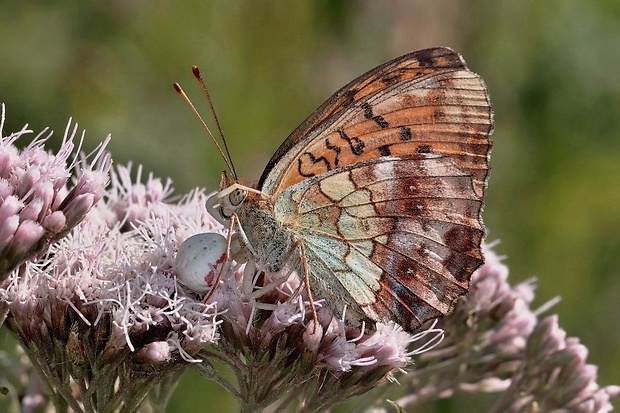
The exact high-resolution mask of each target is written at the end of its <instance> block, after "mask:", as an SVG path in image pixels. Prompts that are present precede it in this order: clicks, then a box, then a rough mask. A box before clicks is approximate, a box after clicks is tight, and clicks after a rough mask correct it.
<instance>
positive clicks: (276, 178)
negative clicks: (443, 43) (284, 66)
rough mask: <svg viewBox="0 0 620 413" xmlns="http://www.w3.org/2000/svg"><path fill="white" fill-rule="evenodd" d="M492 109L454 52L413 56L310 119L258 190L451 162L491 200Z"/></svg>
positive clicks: (375, 73) (370, 76) (352, 86)
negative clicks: (422, 159)
mask: <svg viewBox="0 0 620 413" xmlns="http://www.w3.org/2000/svg"><path fill="white" fill-rule="evenodd" d="M492 125H493V122H492V111H491V104H490V101H489V96H488V92H487V89H486V87H485V85H484V83H483V81H482V79H480V77H479V76H477V75H476V74H474V73H472V72H471V71H469V70H468V69H467V67H466V65H465V62H464V61H463V59H462V58H461V56H460V55H459V54H458V53H456V52H454V51H452V50H450V49H447V48H434V49H426V50H421V51H418V52H414V53H410V54H407V55H404V56H401V57H399V58H396V59H394V60H392V61H390V62H387V63H385V64H384V65H381V66H379V67H377V68H375V69H373V70H371V71H369V72H368V73H366V74H364V75H362V76H360V77H359V78H357V79H356V80H354V81H353V82H351V83H349V84H348V85H346V86H345V87H344V88H342V89H341V90H339V91H338V92H336V93H335V94H334V95H333V96H332V97H331V98H330V99H329V100H328V101H327V102H326V103H325V104H323V105H322V106H321V107H320V108H319V109H317V111H316V112H315V113H313V114H312V115H311V116H310V117H309V118H308V119H306V121H304V122H303V123H302V124H301V125H300V126H299V127H298V128H297V129H296V130H295V131H294V132H293V133H292V134H291V135H290V136H289V137H288V138H287V140H286V141H285V142H284V143H283V144H282V145H281V146H280V148H279V149H278V150H277V151H276V153H275V154H274V156H273V157H272V158H271V160H270V161H269V163H268V164H267V167H266V169H265V171H264V172H263V175H262V176H261V179H260V181H259V184H258V188H259V189H260V190H261V191H263V192H264V193H266V194H269V195H273V196H276V195H277V194H278V193H279V192H281V191H283V190H284V189H285V188H287V187H289V186H291V185H293V184H295V183H297V182H300V181H302V180H304V179H306V178H309V177H312V176H316V175H319V174H321V173H324V172H327V171H331V170H335V169H338V168H340V167H342V166H345V165H349V164H352V163H356V162H361V161H365V160H369V159H374V158H377V157H381V156H403V155H409V154H414V153H436V154H443V155H447V156H449V157H450V158H451V159H452V160H453V162H454V163H455V164H456V165H457V166H458V167H459V168H460V169H462V170H463V171H465V172H467V173H468V174H470V175H471V176H472V179H473V181H474V188H475V190H476V193H477V194H478V195H480V196H482V195H483V194H484V186H485V181H486V177H487V172H488V153H489V151H490V147H491V144H490V141H489V138H488V137H489V134H490V133H491V130H492Z"/></svg>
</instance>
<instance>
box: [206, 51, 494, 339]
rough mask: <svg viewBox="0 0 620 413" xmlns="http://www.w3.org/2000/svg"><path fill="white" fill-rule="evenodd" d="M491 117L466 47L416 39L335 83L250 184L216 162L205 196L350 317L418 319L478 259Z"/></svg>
mask: <svg viewBox="0 0 620 413" xmlns="http://www.w3.org/2000/svg"><path fill="white" fill-rule="evenodd" d="M492 129H493V114H492V108H491V103H490V100H489V94H488V91H487V88H486V86H485V85H484V82H483V81H482V79H481V78H480V77H479V76H478V75H476V74H474V73H472V72H471V71H470V70H469V69H468V68H467V66H466V65H465V61H464V60H463V58H462V57H461V56H460V55H459V54H458V53H456V52H454V51H453V50H451V49H448V48H442V47H438V48H431V49H425V50H420V51H416V52H413V53H409V54H406V55H404V56H401V57H398V58H396V59H394V60H391V61H389V62H387V63H385V64H383V65H381V66H378V67H376V68H374V69H372V70H370V71H369V72H367V73H365V74H363V75H361V76H360V77H358V78H357V79H355V80H353V81H352V82H350V83H349V84H347V85H346V86H344V87H343V88H342V89H340V90H339V91H337V92H336V93H335V94H334V95H333V96H331V97H330V98H329V99H328V100H327V101H326V102H325V103H324V104H323V105H322V106H320V107H319V108H318V109H317V110H316V111H315V112H314V113H312V114H311V115H310V116H309V117H308V118H307V119H306V120H305V121H304V122H303V123H302V124H301V125H300V126H299V127H297V129H295V130H294V131H293V132H292V133H291V134H290V135H289V137H288V138H287V139H286V140H285V141H284V143H282V145H281V146H280V147H279V148H278V149H277V150H276V152H275V154H274V155H273V156H272V157H271V159H270V160H269V162H268V163H267V166H266V168H265V170H264V172H263V173H262V175H261V177H260V179H259V180H258V182H257V183H256V184H254V185H252V186H244V185H242V184H240V183H239V182H238V181H237V179H236V178H230V177H228V176H227V175H225V174H224V176H223V179H222V182H221V184H220V191H219V192H218V193H217V194H216V195H215V196H214V197H213V198H212V199H211V200H210V201H209V202H208V204H210V208H211V209H212V210H213V211H214V212H213V214H214V215H215V217H216V218H217V219H219V220H220V221H221V222H226V221H228V222H230V220H234V221H235V222H236V224H237V225H238V233H239V234H240V235H241V239H242V241H243V243H244V244H245V246H246V247H247V248H248V250H249V251H250V253H251V254H252V255H253V256H254V259H256V260H258V261H261V262H263V263H266V265H267V270H269V271H274V272H276V271H279V270H281V269H283V268H284V267H285V266H286V265H287V263H289V262H290V261H291V260H293V261H294V262H296V263H297V264H296V269H297V270H298V272H299V273H300V274H303V276H304V278H305V284H306V286H307V288H308V289H309V293H310V292H311V294H312V296H313V297H320V298H323V299H325V301H326V303H328V305H329V306H330V307H331V309H332V310H333V311H334V313H335V314H337V315H340V316H342V314H343V313H344V314H345V317H346V321H347V322H348V323H349V324H352V325H360V324H361V323H362V322H365V323H370V325H373V324H374V323H376V322H382V323H387V322H389V321H390V320H391V321H394V322H396V323H398V324H400V325H401V326H402V327H403V328H404V329H406V330H407V331H415V330H416V329H418V328H419V327H420V326H422V324H423V323H424V322H425V321H427V320H430V319H433V318H437V317H440V316H443V315H445V314H448V313H449V312H450V311H451V309H452V307H453V306H454V304H455V301H456V299H457V298H458V297H459V296H461V295H463V294H465V293H466V292H467V291H468V289H469V283H470V278H471V275H472V273H473V272H474V271H475V270H476V269H477V268H478V267H479V266H480V265H482V263H483V256H482V252H481V242H482V240H483V237H484V234H485V230H484V225H483V223H482V219H481V211H482V208H483V200H484V195H485V190H486V181H487V175H488V170H489V152H490V149H491V142H490V140H489V135H490V134H491V132H492ZM313 308H314V307H313ZM345 309H346V311H345ZM313 311H314V310H313ZM315 317H316V313H315Z"/></svg>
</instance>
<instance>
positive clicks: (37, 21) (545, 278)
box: [0, 0, 620, 412]
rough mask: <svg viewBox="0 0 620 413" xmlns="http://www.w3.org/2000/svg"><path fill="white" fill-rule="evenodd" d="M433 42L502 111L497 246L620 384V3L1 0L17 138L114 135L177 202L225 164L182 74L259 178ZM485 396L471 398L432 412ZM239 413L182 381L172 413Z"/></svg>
mask: <svg viewBox="0 0 620 413" xmlns="http://www.w3.org/2000/svg"><path fill="white" fill-rule="evenodd" d="M438 45H444V46H450V47H452V48H454V49H456V50H458V51H459V52H460V53H462V54H463V55H464V57H465V58H466V60H467V62H468V65H469V67H470V68H471V69H472V70H473V71H475V72H477V73H479V74H480V75H482V76H483V77H484V79H485V81H486V82H487V85H488V87H489V90H490V93H491V98H492V101H493V105H494V108H495V120H496V130H495V133H494V135H493V140H494V149H493V156H492V173H491V180H490V186H489V191H488V200H487V206H486V209H485V222H486V223H487V225H488V228H489V237H488V238H489V239H490V240H495V239H500V240H501V244H500V245H499V246H498V247H497V250H498V251H499V252H500V253H501V254H505V255H506V256H507V260H506V262H507V264H508V265H509V266H510V269H511V277H512V280H513V282H517V281H519V280H524V279H526V278H528V277H531V276H536V277H538V280H539V281H538V285H539V288H538V301H537V302H538V304H542V303H544V302H545V301H547V300H549V299H551V298H553V297H555V296H558V295H559V296H561V297H562V302H561V303H560V304H559V305H557V306H556V307H555V309H554V311H556V312H558V313H559V314H560V323H561V325H562V326H563V327H564V328H565V329H566V330H567V332H568V333H569V335H573V336H578V337H580V338H581V340H582V341H583V342H584V343H585V344H586V345H587V347H588V348H589V349H590V355H589V360H590V361H591V362H592V363H595V364H598V365H599V366H600V371H599V372H600V378H599V382H600V383H602V384H612V383H615V384H619V383H620V346H619V344H620V253H619V252H620V69H619V68H620V2H618V1H617V0H581V1H578V0H547V1H544V2H542V1H541V2H534V1H514V0H487V1H482V0H480V1H456V0H435V1H421V0H419V1H396V0H383V1H370V0H368V1H361V0H360V1H344V0H318V1H307V0H264V1H255V2H250V1H241V0H209V1H204V0H203V1H199V0H195V1H176V2H172V1H167V2H164V1H153V0H131V1H127V0H108V1H105V2H104V1H100V2H84V1H78V0H73V1H64V2H42V1H31V2H10V1H6V0H4V1H1V2H0V101H2V102H5V103H6V105H7V120H6V125H5V132H11V131H16V130H18V129H20V128H21V126H22V125H23V124H24V123H26V122H28V123H29V124H30V126H31V127H32V128H33V129H34V130H36V131H38V130H41V129H42V128H44V127H46V126H50V127H51V128H52V129H54V130H56V138H60V137H61V135H62V132H63V130H64V127H65V125H66V122H67V119H68V118H69V117H70V116H71V117H73V119H74V120H76V121H78V122H79V124H80V127H81V128H85V129H86V130H87V134H86V144H85V146H86V148H87V149H92V148H93V147H94V146H95V145H96V144H97V142H99V141H100V140H102V139H103V138H104V137H105V136H106V135H107V134H108V133H111V134H112V136H113V140H112V143H111V145H110V150H111V151H112V154H113V157H114V159H115V161H116V162H117V163H127V162H129V161H132V162H133V163H134V164H143V165H144V166H145V170H147V171H153V172H154V173H155V174H156V175H158V176H161V177H171V178H172V179H173V180H174V182H175V187H176V188H177V191H178V192H179V193H183V192H185V191H187V190H189V189H190V188H192V187H195V186H207V187H208V188H210V189H213V190H215V189H216V184H217V182H218V179H219V173H220V171H221V170H222V169H224V163H223V162H222V160H221V159H220V158H219V155H218V154H217V152H216V150H215V148H214V147H213V145H212V144H211V143H210V142H209V141H208V139H207V135H206V134H205V133H204V131H203V130H202V129H201V127H200V125H199V124H198V122H197V121H196V119H195V118H194V116H193V115H192V113H191V112H190V111H189V110H188V109H187V107H186V106H185V104H184V103H183V102H182V101H181V100H180V99H179V97H178V96H177V95H176V94H175V93H174V91H173V90H172V83H173V82H175V81H178V82H180V83H181V84H182V85H183V86H184V87H185V90H186V91H188V93H189V94H190V95H191V96H192V97H193V99H194V101H195V103H196V104H197V106H198V107H199V108H200V110H201V111H202V113H203V114H206V116H207V117H208V110H207V106H206V104H205V102H204V99H203V98H202V96H201V94H200V91H199V89H198V87H197V86H196V85H195V84H194V81H193V78H192V76H191V73H190V67H191V65H193V64H197V65H199V66H200V67H201V69H202V71H203V73H204V74H205V77H206V81H207V83H208V85H209V88H210V91H211V94H212V97H213V100H214V102H215V106H216V109H217V113H218V115H219V118H220V121H221V124H222V127H223V129H224V132H225V135H226V137H227V140H228V142H229V145H230V147H231V152H232V156H233V159H234V162H235V164H236V166H237V170H238V171H240V175H241V176H243V177H246V178H247V179H248V180H254V179H257V178H258V176H259V175H260V173H261V171H262V167H263V166H264V165H265V164H266V161H267V160H268V159H269V157H270V156H271V154H272V153H273V152H274V151H275V149H276V148H277V147H278V145H279V144H280V142H282V141H283V139H284V138H285V137H286V136H287V135H288V133H289V132H290V131H292V130H293V129H294V128H295V127H296V126H297V125H298V124H299V123H300V122H301V121H302V120H303V119H304V118H305V117H306V116H307V115H308V114H310V113H311V112H312V111H313V110H314V109H315V108H316V107H317V106H318V105H319V104H321V103H322V102H323V101H324V100H325V99H326V98H327V97H328V96H329V95H330V94H331V93H332V92H334V91H335V90H337V89H338V88H339V87H340V86H342V85H344V84H345V83H347V82H348V81H350V80H351V79H353V78H354V77H356V76H358V75H359V74H361V73H363V72H364V71H366V70H368V69H370V68H372V67H374V66H376V65H378V64H381V63H383V62H384V61H387V60H389V59H391V58H393V57H396V56H398V55H401V54H404V53H406V52H409V51H412V50H417V49H421V48H425V47H430V46H438ZM3 340H6V338H4V339H3ZM478 403H479V402H478V401H477V399H476V398H472V397H469V396H464V397H460V398H458V399H457V400H455V401H450V402H444V403H441V404H439V405H437V406H434V407H431V406H429V411H441V412H456V411H459V412H464V411H480V406H483V405H484V404H482V405H481V404H478ZM482 403H484V402H482ZM192 406H194V407H195V408H196V409H197V410H193V409H192ZM198 406H200V407H198ZM235 409H236V407H235V403H234V401H233V400H232V399H231V398H230V397H228V396H227V395H226V394H225V393H224V392H223V391H222V390H220V389H219V388H218V387H216V386H215V385H213V384H210V383H206V382H204V381H203V380H202V379H197V378H196V376H195V375H192V374H188V375H186V377H185V378H184V380H183V382H182V384H181V385H180V386H179V388H178V391H177V393H176V395H175V398H174V400H173V401H172V404H171V407H170V410H169V411H170V412H182V411H222V412H225V411H235ZM433 409H434V410H433Z"/></svg>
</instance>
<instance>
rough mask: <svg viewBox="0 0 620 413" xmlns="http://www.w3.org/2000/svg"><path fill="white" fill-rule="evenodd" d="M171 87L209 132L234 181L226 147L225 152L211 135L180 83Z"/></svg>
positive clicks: (235, 175) (209, 130) (233, 169)
mask: <svg viewBox="0 0 620 413" xmlns="http://www.w3.org/2000/svg"><path fill="white" fill-rule="evenodd" d="M173 87H174V90H175V91H176V92H177V93H178V94H179V95H180V96H181V97H182V98H183V100H184V101H185V103H187V105H188V106H189V107H190V108H191V109H192V111H193V112H194V114H195V115H196V117H197V118H198V120H199V121H200V123H202V126H203V127H204V128H205V130H206V131H207V133H208V134H209V137H211V140H212V141H213V143H214V144H215V147H216V148H217V150H218V151H219V153H220V155H222V158H224V162H225V163H226V166H227V167H228V169H229V170H230V172H231V173H232V174H233V176H234V177H235V181H236V180H237V174H236V173H235V168H234V167H233V165H232V162H231V161H230V155H229V154H228V148H226V152H224V151H223V150H222V147H221V146H220V144H219V143H217V140H215V137H214V136H213V133H211V129H209V127H208V126H207V124H206V122H205V121H204V119H202V116H200V113H198V110H197V109H196V106H194V104H193V103H192V101H191V100H190V98H189V97H188V96H187V94H186V93H185V91H184V90H183V88H182V87H181V85H179V84H178V83H175V84H174V85H173ZM218 127H219V125H218ZM225 144H226V142H225V141H224V145H225Z"/></svg>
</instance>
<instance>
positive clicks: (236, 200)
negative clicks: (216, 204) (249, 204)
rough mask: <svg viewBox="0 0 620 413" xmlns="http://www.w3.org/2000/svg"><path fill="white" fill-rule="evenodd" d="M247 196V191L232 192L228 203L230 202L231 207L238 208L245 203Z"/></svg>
mask: <svg viewBox="0 0 620 413" xmlns="http://www.w3.org/2000/svg"><path fill="white" fill-rule="evenodd" d="M247 196H248V193H247V192H246V191H244V190H243V189H240V188H238V189H235V190H234V191H233V192H231V194H230V196H229V197H228V201H229V202H230V205H232V206H233V207H237V206H239V205H240V204H241V203H242V202H243V201H245V198H247Z"/></svg>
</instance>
